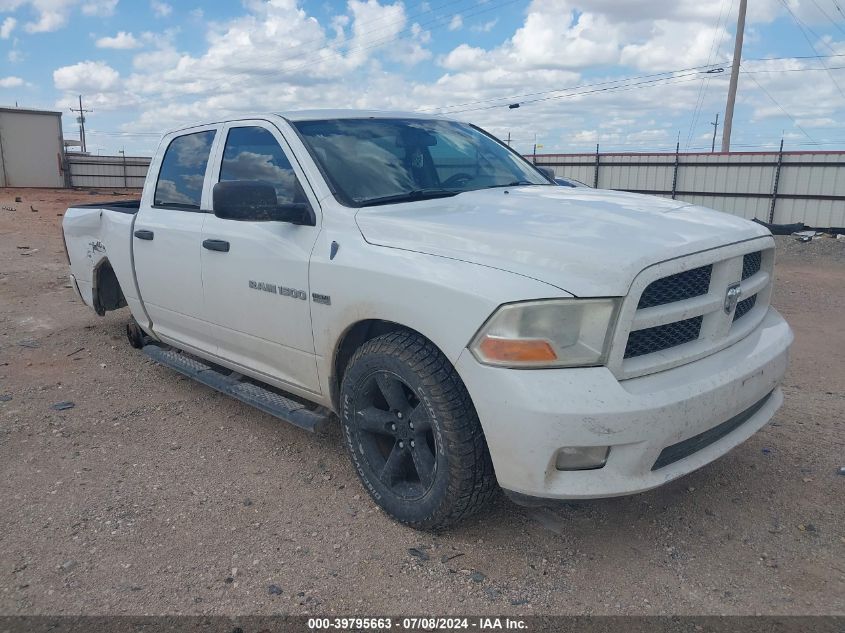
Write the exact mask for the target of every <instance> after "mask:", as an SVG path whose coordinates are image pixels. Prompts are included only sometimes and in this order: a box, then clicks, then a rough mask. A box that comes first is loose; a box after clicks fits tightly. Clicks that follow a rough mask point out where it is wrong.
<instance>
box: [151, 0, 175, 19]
mask: <svg viewBox="0 0 845 633" xmlns="http://www.w3.org/2000/svg"><path fill="white" fill-rule="evenodd" d="M150 8H151V9H152V10H153V15H154V16H155V17H157V18H166V17H167V16H168V15H170V14H171V13H173V7H172V6H170V5H169V4H167V3H166V2H162V0H150Z"/></svg>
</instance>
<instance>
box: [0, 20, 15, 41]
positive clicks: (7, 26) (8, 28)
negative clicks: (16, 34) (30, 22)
mask: <svg viewBox="0 0 845 633" xmlns="http://www.w3.org/2000/svg"><path fill="white" fill-rule="evenodd" d="M17 24H18V21H17V20H16V19H15V18H13V17H12V16H9V17H7V18H6V19H5V20H3V22H2V23H1V24H0V40H7V39H9V36H10V35H11V34H12V31H14V30H15V27H16V26H17Z"/></svg>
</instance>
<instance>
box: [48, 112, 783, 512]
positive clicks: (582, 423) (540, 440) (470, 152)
mask: <svg viewBox="0 0 845 633" xmlns="http://www.w3.org/2000/svg"><path fill="white" fill-rule="evenodd" d="M64 235H65V242H66V247H67V251H68V258H69V260H70V269H71V279H72V283H73V285H74V287H75V288H76V289H77V291H78V292H79V295H80V297H81V298H82V300H83V301H84V302H85V303H86V304H87V305H89V306H91V307H92V308H93V309H94V310H95V311H96V312H97V313H98V314H100V315H102V314H104V313H105V312H106V311H109V310H115V309H118V308H121V307H123V306H128V307H129V309H130V311H131V315H132V318H131V321H130V323H129V325H128V326H127V331H128V335H129V340H130V343H131V344H132V345H133V346H134V347H138V348H142V349H143V351H144V352H146V353H147V354H148V355H149V356H151V357H152V358H154V359H156V360H157V361H159V362H161V363H164V364H165V365H168V366H170V367H172V368H173V369H175V370H177V371H179V372H181V373H183V374H186V375H188V376H191V377H192V378H194V379H196V380H198V381H200V382H202V383H205V384H206V385H209V386H211V387H213V388H215V389H218V390H220V391H222V392H224V393H227V394H229V395H231V396H233V397H236V398H239V399H241V400H243V401H245V402H248V403H250V404H252V405H254V406H256V407H258V408H259V409H262V410H264V411H266V412H268V413H271V414H273V415H276V416H278V417H280V418H283V419H285V420H287V421H289V422H292V423H294V424H296V425H299V426H300V427H303V428H306V429H309V430H312V431H313V430H319V429H321V428H322V427H324V426H325V425H326V424H327V423H330V421H331V420H333V419H334V417H333V416H335V415H336V416H337V418H339V420H340V424H341V427H342V433H343V437H344V441H345V444H346V448H347V449H348V452H349V456H350V457H351V459H352V462H353V464H354V467H355V470H356V471H357V473H358V476H359V477H360V479H361V481H362V483H363V485H364V487H365V488H366V490H367V492H368V493H369V494H370V495H371V497H372V498H373V499H374V501H375V502H376V503H377V504H378V505H379V506H381V507H382V508H383V509H384V510H385V511H386V512H387V513H388V514H390V515H391V516H393V517H395V518H396V519H398V520H399V521H402V522H404V523H407V524H409V525H412V526H415V527H419V528H438V527H442V526H446V525H449V524H451V523H453V522H455V521H457V520H459V519H461V518H463V517H466V516H468V515H470V514H471V513H473V512H475V511H477V510H478V509H479V508H481V507H482V506H483V505H484V504H485V502H487V501H488V500H489V499H490V498H491V497H492V496H493V495H494V494H495V493H496V491H497V490H498V489H499V488H501V489H504V490H505V491H506V492H507V493H508V494H509V496H511V497H512V498H514V499H515V500H517V501H520V502H523V503H532V502H537V501H538V500H540V501H545V500H550V499H580V498H592V497H606V496H614V495H625V494H629V493H635V492H638V491H643V490H647V489H650V488H654V487H656V486H659V485H660V484H663V483H666V482H668V481H671V480H673V479H675V478H677V477H680V476H681V475H684V474H685V473H689V472H690V471H692V470H694V469H696V468H699V467H701V466H703V465H705V464H707V463H708V462H710V461H712V460H714V459H716V458H717V457H719V456H720V455H723V454H724V453H726V452H727V451H729V450H730V449H732V448H733V447H735V446H737V445H738V444H740V443H741V442H743V441H744V440H745V439H747V438H748V437H749V436H751V435H752V434H753V433H755V432H756V431H757V430H759V429H760V428H761V427H762V426H763V425H765V424H766V423H767V422H768V421H769V420H770V419H771V418H772V416H773V415H774V413H775V411H776V410H777V409H778V407H779V406H780V405H781V403H782V400H783V396H782V394H781V390H780V389H779V387H778V384H779V382H780V381H781V379H782V377H783V375H784V372H785V371H786V367H787V359H788V349H789V346H790V343H791V342H792V333H791V331H790V328H789V326H788V325H787V324H786V322H785V321H784V320H783V318H782V317H781V316H780V314H778V313H777V312H776V311H775V310H774V309H773V308H772V307H771V306H770V305H769V300H770V297H771V294H772V278H773V265H774V241H773V239H772V237H771V235H770V233H769V232H768V231H767V230H766V229H765V228H763V227H762V226H760V225H758V224H755V223H752V222H749V221H746V220H744V219H741V218H738V217H734V216H731V215H728V214H725V213H721V212H718V211H712V210H709V209H705V208H702V207H699V206H694V205H692V204H687V203H684V202H679V201H675V200H669V199H663V198H656V197H646V196H641V195H634V194H629V193H622V192H614V191H602V190H596V189H590V188H586V187H581V188H569V187H559V186H556V185H555V184H554V180H553V179H551V178H550V177H549V175H548V174H546V173H544V172H543V171H541V170H539V169H538V168H536V167H534V166H533V165H532V164H531V163H529V162H527V161H526V160H525V159H524V158H523V157H521V156H520V155H518V154H517V153H515V152H514V151H512V150H511V149H510V148H509V147H507V146H506V145H505V144H503V143H501V142H500V141H498V140H496V139H495V138H493V137H492V136H490V135H489V134H487V133H486V132H484V131H483V130H481V129H479V128H478V127H475V126H473V125H469V124H465V123H459V122H456V121H451V120H446V119H440V118H434V117H431V116H420V115H415V114H385V113H376V112H359V111H312V112H297V113H289V114H271V115H263V116H255V117H248V118H241V119H236V120H225V121H214V122H211V123H206V124H203V125H196V126H192V127H186V128H183V129H179V130H175V131H172V132H170V133H168V134H166V135H165V136H164V137H163V139H162V141H161V144H160V146H159V149H158V151H157V153H156V155H155V157H154V158H153V160H152V163H151V165H150V168H149V173H148V175H147V179H146V183H145V185H144V189H143V193H142V195H141V199H140V201H138V202H135V203H125V202H124V203H115V204H106V205H101V206H96V205H87V206H86V205H83V206H78V207H73V208H70V209H68V211H67V213H66V214H65V216H64Z"/></svg>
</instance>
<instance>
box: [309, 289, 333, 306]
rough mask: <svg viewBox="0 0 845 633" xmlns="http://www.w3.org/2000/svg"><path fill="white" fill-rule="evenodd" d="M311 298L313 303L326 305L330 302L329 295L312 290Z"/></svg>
mask: <svg viewBox="0 0 845 633" xmlns="http://www.w3.org/2000/svg"><path fill="white" fill-rule="evenodd" d="M311 298H312V299H313V300H314V303H322V304H323V305H327V306H330V305H331V304H332V298H331V297H330V296H329V295H321V294H319V293H316V292H312V293H311Z"/></svg>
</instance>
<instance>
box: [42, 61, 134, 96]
mask: <svg viewBox="0 0 845 633" xmlns="http://www.w3.org/2000/svg"><path fill="white" fill-rule="evenodd" d="M53 83H54V84H55V85H56V88H58V89H59V90H65V91H73V92H85V91H92V92H93V91H99V92H102V91H108V90H113V89H115V88H117V87H118V84H119V83H120V73H118V72H117V71H116V70H115V69H114V68H112V67H111V66H109V65H108V64H106V63H105V62H99V61H98V62H92V61H85V62H79V63H78V64H73V65H72V66H63V67H61V68H58V69H56V70H54V71H53Z"/></svg>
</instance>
